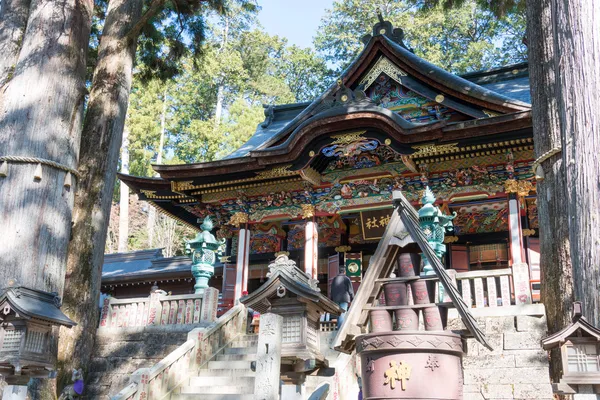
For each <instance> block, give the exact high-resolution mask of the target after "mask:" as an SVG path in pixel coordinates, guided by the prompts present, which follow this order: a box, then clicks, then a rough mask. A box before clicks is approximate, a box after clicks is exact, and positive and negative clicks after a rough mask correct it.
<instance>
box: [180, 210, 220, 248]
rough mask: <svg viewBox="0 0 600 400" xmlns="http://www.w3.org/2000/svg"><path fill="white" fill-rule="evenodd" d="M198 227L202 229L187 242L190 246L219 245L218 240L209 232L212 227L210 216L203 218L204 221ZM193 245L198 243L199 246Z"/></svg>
mask: <svg viewBox="0 0 600 400" xmlns="http://www.w3.org/2000/svg"><path fill="white" fill-rule="evenodd" d="M200 228H201V229H202V231H201V232H199V233H198V234H197V235H196V237H195V238H194V239H192V240H190V241H189V242H188V244H189V245H190V246H191V247H200V246H202V245H203V244H207V245H215V246H218V245H219V241H218V240H217V238H215V235H213V234H212V233H210V231H211V230H212V228H213V223H212V220H211V219H210V217H206V218H204V222H202V225H200ZM195 245H200V246H195Z"/></svg>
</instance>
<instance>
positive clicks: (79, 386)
mask: <svg viewBox="0 0 600 400" xmlns="http://www.w3.org/2000/svg"><path fill="white" fill-rule="evenodd" d="M71 381H73V384H72V385H69V386H66V387H65V388H64V389H63V391H62V393H61V394H60V397H59V398H58V400H74V399H77V398H79V396H80V395H81V394H83V370H81V369H73V375H71Z"/></svg>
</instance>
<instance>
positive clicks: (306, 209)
mask: <svg viewBox="0 0 600 400" xmlns="http://www.w3.org/2000/svg"><path fill="white" fill-rule="evenodd" d="M300 207H302V218H304V219H310V218H312V217H314V216H315V211H316V210H315V206H313V205H312V204H302V205H301V206H300Z"/></svg>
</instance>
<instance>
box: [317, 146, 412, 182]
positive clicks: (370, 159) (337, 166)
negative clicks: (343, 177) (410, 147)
mask: <svg viewBox="0 0 600 400" xmlns="http://www.w3.org/2000/svg"><path fill="white" fill-rule="evenodd" d="M367 144H368V146H366V145H361V146H359V147H358V149H357V150H356V151H354V152H351V151H349V152H346V151H345V150H346V149H341V147H340V146H341V145H333V146H330V147H325V148H324V149H323V150H322V152H323V154H324V155H326V156H327V157H335V159H334V160H333V161H331V162H330V163H329V165H327V167H326V168H325V171H324V173H325V174H327V173H330V172H333V171H335V170H346V169H363V168H372V167H376V166H379V165H382V164H387V163H390V162H399V161H401V155H400V154H399V153H396V152H395V151H394V150H392V149H391V148H390V147H388V146H380V145H379V142H378V141H376V140H370V141H368V142H367ZM356 145H357V143H352V144H350V145H348V146H356ZM334 148H336V149H337V150H335V149H334ZM330 149H334V150H330ZM334 151H335V152H334Z"/></svg>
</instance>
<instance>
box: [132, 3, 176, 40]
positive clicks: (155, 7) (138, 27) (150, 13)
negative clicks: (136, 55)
mask: <svg viewBox="0 0 600 400" xmlns="http://www.w3.org/2000/svg"><path fill="white" fill-rule="evenodd" d="M165 1H166V0H152V2H151V3H150V7H148V10H147V11H146V12H145V13H144V15H142V17H141V18H140V20H139V21H138V22H136V24H135V25H134V26H133V27H132V28H131V30H129V32H127V35H125V37H124V38H123V41H124V42H128V41H130V40H134V39H137V37H138V36H139V35H140V32H141V31H142V29H143V28H144V26H146V24H147V23H148V21H150V20H151V19H152V18H154V16H155V15H156V14H157V13H158V12H159V11H160V9H161V8H162V7H163V5H164V3H165Z"/></svg>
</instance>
